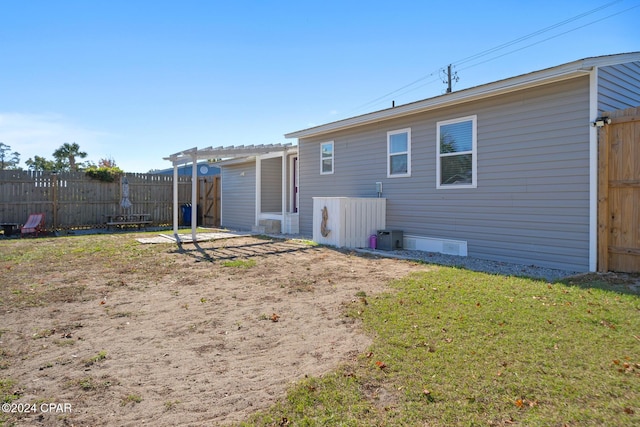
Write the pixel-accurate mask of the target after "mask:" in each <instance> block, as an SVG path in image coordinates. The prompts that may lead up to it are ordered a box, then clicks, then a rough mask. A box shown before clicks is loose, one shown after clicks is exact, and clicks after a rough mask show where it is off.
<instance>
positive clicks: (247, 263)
mask: <svg viewBox="0 0 640 427" xmlns="http://www.w3.org/2000/svg"><path fill="white" fill-rule="evenodd" d="M221 265H222V266H223V267H230V268H251V267H255V265H256V260H255V259H236V260H231V261H223V262H222V263H221Z"/></svg>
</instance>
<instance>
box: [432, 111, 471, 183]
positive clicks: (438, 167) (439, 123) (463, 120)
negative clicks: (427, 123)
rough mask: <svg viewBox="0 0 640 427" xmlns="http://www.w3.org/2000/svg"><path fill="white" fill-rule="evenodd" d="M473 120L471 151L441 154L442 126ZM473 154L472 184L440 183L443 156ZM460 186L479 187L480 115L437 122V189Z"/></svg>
mask: <svg viewBox="0 0 640 427" xmlns="http://www.w3.org/2000/svg"><path fill="white" fill-rule="evenodd" d="M468 121H471V151H461V152H459V153H455V154H449V155H447V154H444V155H443V154H441V153H440V128H441V127H442V126H445V125H450V124H454V123H462V122H468ZM462 154H471V184H441V183H440V172H441V171H440V169H441V166H440V165H441V159H442V158H443V157H450V156H451V155H462ZM458 188H478V116H477V115H475V114H474V115H472V116H465V117H459V118H456V119H450V120H442V121H439V122H436V189H439V190H448V189H458Z"/></svg>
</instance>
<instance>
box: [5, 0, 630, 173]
mask: <svg viewBox="0 0 640 427" xmlns="http://www.w3.org/2000/svg"><path fill="white" fill-rule="evenodd" d="M638 22H640V0H617V1H611V0H562V1H558V0H553V1H548V0H536V1H535V2H534V1H529V0H523V1H518V2H514V1H512V0H508V1H507V0H503V1H491V0H487V1H483V2H478V1H477V0H472V1H466V0H459V1H456V2H435V1H428V0H424V1H418V0H415V1H405V0H395V1H378V0H368V1H349V0H342V1H334V0H323V1H304V0H296V1H289V0H282V1H278V0H271V1H267V0H263V1H258V0H254V1H248V0H228V1H217V0H179V1H178V0H174V1H168V0H135V1H134V0H108V1H107V0H95V1H86V0H78V1H74V0H56V1H51V0H29V1H24V0H0V142H3V143H4V144H7V145H9V146H10V147H11V151H12V152H13V151H16V152H18V153H20V159H21V166H22V167H25V168H26V165H25V164H24V162H25V161H26V160H27V159H29V158H33V157H34V156H36V155H38V156H41V157H45V158H48V159H52V158H53V156H52V154H53V152H54V151H55V150H56V149H57V148H58V147H60V146H61V145H62V144H64V143H67V142H68V143H73V142H75V143H77V144H79V145H80V149H81V150H82V151H85V152H86V153H87V154H88V156H87V158H85V159H84V160H85V161H87V160H88V161H92V162H93V163H98V162H99V161H100V160H101V159H112V160H114V161H115V163H116V165H117V166H118V167H120V168H121V169H123V170H124V171H125V172H148V171H150V170H153V169H166V168H170V167H172V165H171V162H169V161H167V160H163V158H164V157H167V156H169V155H171V154H173V153H177V152H180V151H183V150H186V149H189V148H193V147H198V148H205V147H210V146H213V147H218V146H230V145H235V146H238V145H251V144H272V143H287V142H290V143H294V144H295V143H296V140H288V139H286V138H285V137H284V134H286V133H290V132H294V131H298V130H302V129H306V128H309V127H312V126H317V125H321V124H325V123H329V122H333V121H336V120H341V119H345V118H348V117H352V116H356V115H360V114H365V113H369V112H372V111H377V110H381V109H385V108H389V107H391V103H392V101H395V105H396V106H397V105H401V104H404V103H408V102H413V101H417V100H421V99H426V98H431V97H433V96H438V95H441V94H443V93H444V92H445V90H446V85H445V84H444V83H443V79H442V77H443V74H442V70H443V69H445V68H446V67H447V65H449V64H451V65H452V70H453V72H454V76H457V81H455V82H454V84H453V90H454V91H456V90H461V89H465V88H469V87H473V86H477V85H480V84H484V83H490V82H493V81H497V80H501V79H504V78H509V77H513V76H517V75H520V74H525V73H529V72H533V71H537V70H540V69H544V68H548V67H553V66H556V65H560V64H564V63H567V62H571V61H575V60H578V59H583V58H587V57H592V56H600V55H610V54H616V53H625V52H635V51H640V25H638Z"/></svg>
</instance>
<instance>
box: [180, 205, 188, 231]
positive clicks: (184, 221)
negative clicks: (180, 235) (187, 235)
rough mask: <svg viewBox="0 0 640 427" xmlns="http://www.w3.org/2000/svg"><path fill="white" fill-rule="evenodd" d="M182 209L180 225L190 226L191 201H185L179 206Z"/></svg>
mask: <svg viewBox="0 0 640 427" xmlns="http://www.w3.org/2000/svg"><path fill="white" fill-rule="evenodd" d="M180 208H181V209H182V225H184V226H187V227H190V226H191V203H185V204H184V205H182V206H181V207H180Z"/></svg>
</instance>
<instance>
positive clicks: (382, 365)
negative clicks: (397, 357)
mask: <svg viewBox="0 0 640 427" xmlns="http://www.w3.org/2000/svg"><path fill="white" fill-rule="evenodd" d="M376 366H378V368H380V369H384V368H386V367H387V365H386V364H385V363H384V362H381V361H379V360H378V361H377V362H376Z"/></svg>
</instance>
